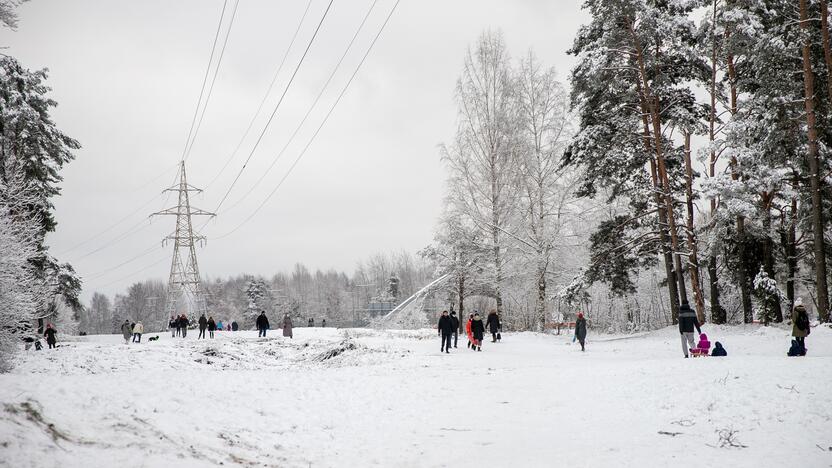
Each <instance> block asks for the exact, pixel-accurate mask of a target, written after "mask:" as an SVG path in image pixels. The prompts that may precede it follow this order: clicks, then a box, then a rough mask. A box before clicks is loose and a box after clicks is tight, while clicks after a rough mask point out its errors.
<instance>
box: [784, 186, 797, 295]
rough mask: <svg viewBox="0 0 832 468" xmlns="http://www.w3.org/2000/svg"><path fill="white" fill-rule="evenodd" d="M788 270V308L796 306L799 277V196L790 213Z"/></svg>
mask: <svg viewBox="0 0 832 468" xmlns="http://www.w3.org/2000/svg"><path fill="white" fill-rule="evenodd" d="M793 185H794V188H795V191H797V189H798V183H797V176H795V181H794V182H793ZM785 251H786V271H787V273H788V275H789V276H788V278H786V298H787V299H788V301H789V303H788V304H787V306H788V310H792V308H793V307H794V299H795V297H794V285H795V279H796V277H797V271H798V270H797V267H798V265H797V198H792V207H791V213H789V224H788V229H787V230H786V242H785Z"/></svg>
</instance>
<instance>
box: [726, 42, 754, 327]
mask: <svg viewBox="0 0 832 468" xmlns="http://www.w3.org/2000/svg"><path fill="white" fill-rule="evenodd" d="M729 34H730V33H729V32H728V31H727V30H726V32H725V36H726V38H727V37H728V36H729ZM727 62H728V84H729V87H730V94H731V95H730V99H731V101H730V106H731V107H730V109H729V111H730V113H731V117H733V116H734V115H736V114H737V71H736V68H735V67H734V56H733V54H731V53H729V54H728V58H727ZM739 178H740V172H739V166H738V164H737V158H736V157H734V156H731V179H733V180H739ZM746 241H747V239H746V233H745V218H744V217H742V216H737V246H738V248H737V256H738V257H739V259H740V260H739V262H738V265H739V266H738V268H737V280H738V282H739V287H740V297H741V299H742V316H743V321H744V322H745V323H751V322H753V321H754V312H753V310H752V308H751V282H750V278H749V274H748V269H747V266H748V265H747V264H746V261H745V260H746V256H747V252H746Z"/></svg>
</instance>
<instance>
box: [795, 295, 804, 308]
mask: <svg viewBox="0 0 832 468" xmlns="http://www.w3.org/2000/svg"><path fill="white" fill-rule="evenodd" d="M802 305H803V299H802V298H800V297H798V298H797V299H795V300H794V306H795V307H797V306H802Z"/></svg>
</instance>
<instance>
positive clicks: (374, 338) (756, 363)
mask: <svg viewBox="0 0 832 468" xmlns="http://www.w3.org/2000/svg"><path fill="white" fill-rule="evenodd" d="M706 331H707V332H708V333H709V336H710V338H711V341H721V342H722V343H723V344H724V345H725V347H726V349H727V350H728V354H729V356H728V358H703V359H682V353H681V349H680V343H679V335H678V332H676V331H675V330H674V329H672V328H668V329H664V330H660V331H657V332H653V333H649V334H643V335H636V336H613V335H597V334H595V335H592V334H591V335H590V339H589V343H588V349H587V352H586V353H581V352H580V348H579V347H578V346H577V345H573V344H571V340H570V338H571V337H569V336H564V335H562V336H544V335H539V334H533V333H521V334H513V333H505V334H504V339H503V342H501V343H498V344H493V345H492V344H491V343H490V342H486V343H485V345H484V347H483V352H481V353H477V352H472V351H469V350H467V349H466V348H465V344H464V341H460V347H459V348H458V349H457V350H454V351H453V352H452V353H451V354H450V355H445V354H440V353H439V344H440V343H439V339H438V338H437V337H435V335H434V333H433V332H431V331H428V330H425V331H417V332H413V331H411V332H406V331H402V332H386V331H372V330H335V329H320V328H317V329H306V328H297V329H295V339H294V340H289V339H285V338H282V337H280V336H279V333H275V332H274V331H273V332H270V336H269V337H268V338H266V339H259V338H257V337H256V333H254V332H237V333H231V332H221V333H218V334H217V338H216V339H214V340H204V341H197V340H196V339H195V338H196V333H191V334H189V336H188V339H187V340H186V341H183V340H178V339H171V338H170V337H169V335H167V334H160V336H161V339H160V340H159V341H155V342H146V341H145V342H143V343H142V344H140V345H130V346H128V345H125V344H123V342H122V340H121V339H120V337H118V336H93V337H86V338H78V341H68V342H67V341H65V342H61V343H60V347H59V348H58V349H56V350H43V351H40V352H34V351H30V352H28V353H23V354H21V358H20V364H19V366H18V367H17V368H16V369H15V370H14V371H13V372H12V373H11V374H7V375H0V402H2V408H0V465H2V466H10V467H16V468H17V467H25V466H62V467H83V468H92V467H114V466H119V467H139V466H143V467H162V466H165V467H167V466H193V467H198V466H199V467H201V466H215V465H225V466H237V465H240V466H274V467H295V466H297V467H309V466H312V467H317V466H322V467H323V466H339V467H345V466H358V467H364V466H397V467H416V466H418V467H421V466H460V467H466V466H472V467H473V466H477V467H488V466H511V465H513V466H518V467H520V466H522V467H526V466H549V467H551V466H616V467H622V466H645V467H647V466H649V467H654V466H655V467H658V466H698V467H717V466H719V467H744V466H748V467H759V466H778V467H779V466H803V467H817V466H832V395H830V389H832V359H830V358H832V330H830V329H828V328H821V327H817V328H815V330H814V331H813V333H812V335H811V336H810V337H809V338H808V340H807V346H808V348H809V356H808V357H805V358H788V357H786V355H785V354H786V350H787V348H788V345H789V336H788V335H789V333H788V331H787V330H785V328H775V327H769V328H762V327H734V328H729V327H714V326H708V327H707V328H706ZM152 335H154V334H146V335H145V337H144V338H145V340H146V339H147V337H149V336H152Z"/></svg>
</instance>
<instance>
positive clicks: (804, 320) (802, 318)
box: [794, 310, 809, 331]
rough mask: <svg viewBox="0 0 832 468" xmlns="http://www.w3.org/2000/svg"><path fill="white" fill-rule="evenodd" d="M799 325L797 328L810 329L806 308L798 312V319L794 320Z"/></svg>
mask: <svg viewBox="0 0 832 468" xmlns="http://www.w3.org/2000/svg"><path fill="white" fill-rule="evenodd" d="M794 324H795V325H796V326H797V329H798V330H800V331H805V330H808V329H809V314H807V313H806V311H805V310H802V311H800V312H798V314H797V320H796V321H795V322H794Z"/></svg>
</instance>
